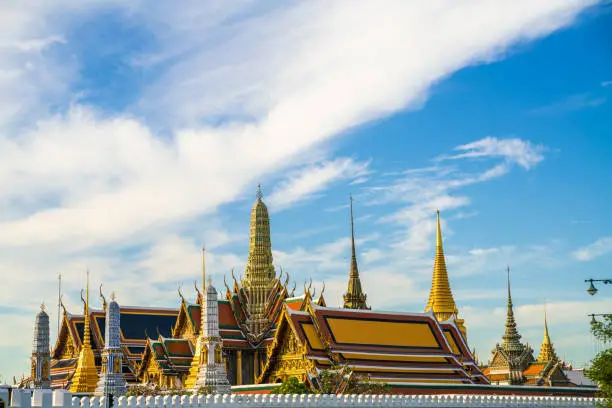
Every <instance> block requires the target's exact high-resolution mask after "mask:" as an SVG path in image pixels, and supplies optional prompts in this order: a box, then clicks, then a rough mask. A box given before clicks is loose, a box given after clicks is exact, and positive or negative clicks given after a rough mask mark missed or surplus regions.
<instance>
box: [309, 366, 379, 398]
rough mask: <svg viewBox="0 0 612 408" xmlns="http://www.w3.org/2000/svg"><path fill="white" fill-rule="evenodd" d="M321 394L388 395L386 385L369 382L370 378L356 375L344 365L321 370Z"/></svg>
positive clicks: (319, 380)
mask: <svg viewBox="0 0 612 408" xmlns="http://www.w3.org/2000/svg"><path fill="white" fill-rule="evenodd" d="M318 382H319V390H318V392H319V393H321V394H336V393H339V394H389V392H390V387H389V385H388V384H385V383H381V382H376V381H371V380H370V377H368V376H365V375H362V374H359V373H356V372H355V371H353V370H352V369H351V368H349V367H348V366H346V365H339V366H334V367H332V369H330V370H323V371H321V372H320V374H319V378H318Z"/></svg>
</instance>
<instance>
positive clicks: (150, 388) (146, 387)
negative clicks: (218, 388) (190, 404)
mask: <svg viewBox="0 0 612 408" xmlns="http://www.w3.org/2000/svg"><path fill="white" fill-rule="evenodd" d="M214 393H215V392H214V390H213V389H212V388H211V387H204V386H202V387H198V388H197V389H196V390H195V391H188V390H185V389H177V388H172V389H166V388H162V387H159V386H157V385H150V384H138V385H132V386H130V387H128V390H127V393H126V394H125V396H126V397H140V396H143V397H154V396H157V395H180V396H182V395H193V394H204V395H206V394H214Z"/></svg>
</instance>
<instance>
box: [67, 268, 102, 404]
mask: <svg viewBox="0 0 612 408" xmlns="http://www.w3.org/2000/svg"><path fill="white" fill-rule="evenodd" d="M84 312H85V313H84V320H85V322H84V325H83V345H82V347H81V351H80V352H79V359H78V361H77V368H76V371H75V373H74V376H73V377H72V385H71V386H70V392H79V393H92V392H93V391H94V390H95V389H96V384H97V382H98V370H97V369H96V362H95V358H94V353H93V350H92V349H91V337H90V323H89V270H88V271H87V288H86V291H85V307H84Z"/></svg>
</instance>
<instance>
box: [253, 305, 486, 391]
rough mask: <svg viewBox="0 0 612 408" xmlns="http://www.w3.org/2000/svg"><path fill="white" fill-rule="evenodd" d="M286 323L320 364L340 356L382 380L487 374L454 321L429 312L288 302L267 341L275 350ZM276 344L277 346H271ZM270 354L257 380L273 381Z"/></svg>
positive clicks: (475, 379)
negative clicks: (300, 306)
mask: <svg viewBox="0 0 612 408" xmlns="http://www.w3.org/2000/svg"><path fill="white" fill-rule="evenodd" d="M287 327H290V328H291V331H292V332H293V333H294V334H295V336H296V338H297V339H298V340H299V343H300V344H301V346H302V347H304V350H305V357H307V358H308V359H310V360H312V361H313V363H314V364H315V365H316V366H317V367H319V368H322V369H323V368H326V367H327V368H329V367H330V366H331V365H332V363H334V362H336V363H337V362H339V363H345V364H348V365H349V366H351V367H352V368H353V369H354V370H356V371H358V372H362V373H367V374H368V375H370V376H371V378H376V379H379V380H384V381H386V382H392V383H393V382H419V381H433V382H436V381H438V382H457V383H470V384H473V383H481V384H486V383H487V380H486V378H485V377H484V375H483V374H482V373H481V372H480V369H479V368H478V366H477V365H476V364H475V362H474V359H473V356H472V355H471V353H470V351H469V349H468V348H467V344H466V343H465V341H464V339H463V336H462V334H461V332H460V331H459V329H458V327H457V325H456V324H454V322H452V321H449V322H448V323H440V322H438V321H437V320H436V318H435V317H434V316H433V314H432V313H398V312H378V311H369V310H354V309H343V308H342V309H340V308H330V307H321V306H317V305H316V304H315V303H314V302H311V303H310V304H309V305H308V307H307V308H306V310H304V311H295V310H292V309H290V308H288V307H286V308H285V312H284V313H283V316H282V318H281V322H280V323H279V330H278V331H277V335H276V337H275V339H274V342H273V345H272V354H271V356H274V355H275V353H278V350H279V348H280V347H281V343H282V341H283V336H286V334H284V333H283V330H286V329H287ZM275 350H277V351H275ZM274 361H275V360H274V359H273V358H272V359H271V360H270V361H269V362H268V363H267V364H266V367H265V368H264V373H263V376H262V378H260V380H261V381H273V380H274V378H267V377H266V376H272V375H273V370H274V364H275V363H274Z"/></svg>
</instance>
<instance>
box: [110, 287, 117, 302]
mask: <svg viewBox="0 0 612 408" xmlns="http://www.w3.org/2000/svg"><path fill="white" fill-rule="evenodd" d="M111 300H112V301H113V302H114V301H115V300H117V295H115V291H114V290H113V291H112V292H111Z"/></svg>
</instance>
